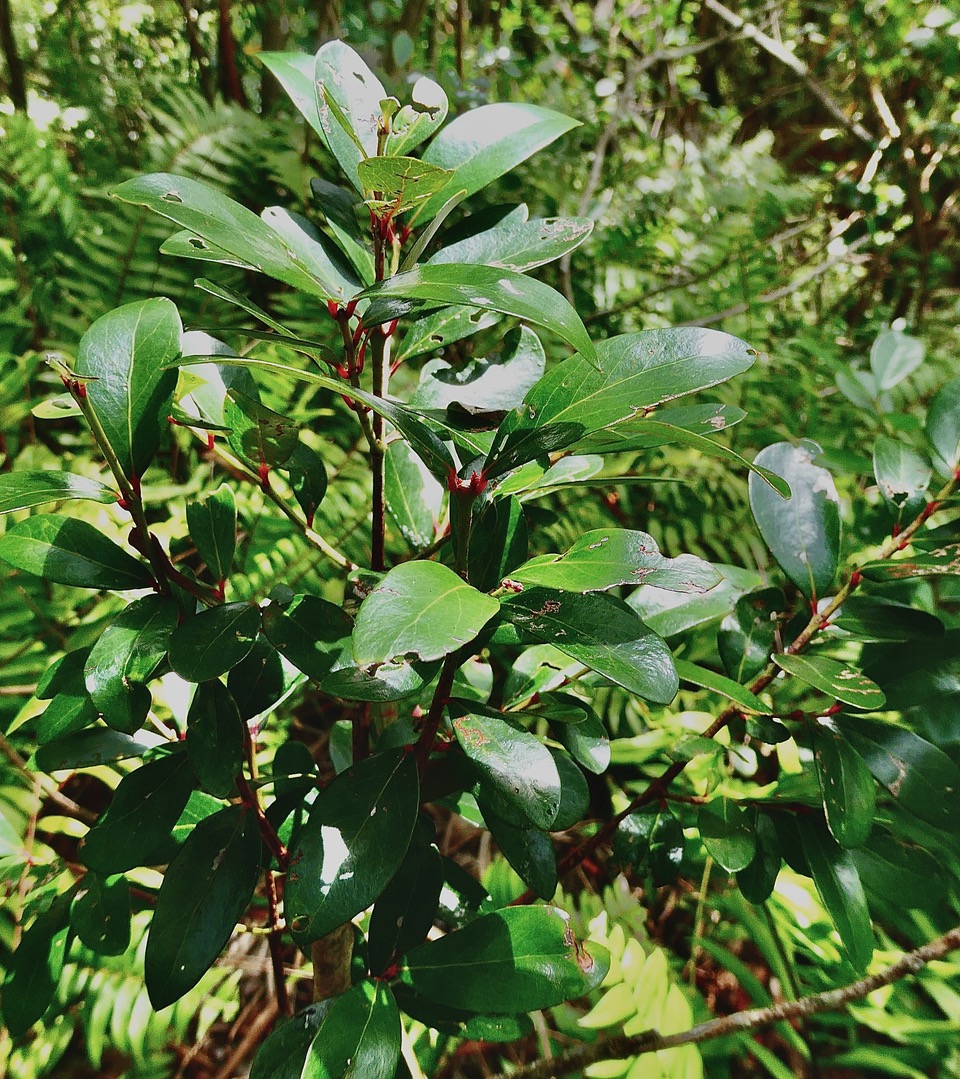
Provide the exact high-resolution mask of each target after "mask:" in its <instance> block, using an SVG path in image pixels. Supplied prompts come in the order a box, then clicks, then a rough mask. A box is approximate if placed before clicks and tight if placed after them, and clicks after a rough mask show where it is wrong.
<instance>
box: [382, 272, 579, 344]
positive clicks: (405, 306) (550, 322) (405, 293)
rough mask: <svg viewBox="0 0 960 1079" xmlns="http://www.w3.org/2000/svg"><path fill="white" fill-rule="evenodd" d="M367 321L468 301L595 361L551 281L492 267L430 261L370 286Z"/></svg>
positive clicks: (572, 313)
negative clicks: (556, 339)
mask: <svg viewBox="0 0 960 1079" xmlns="http://www.w3.org/2000/svg"><path fill="white" fill-rule="evenodd" d="M361 296H363V297H366V298H369V299H370V300H371V303H370V306H369V307H368V308H367V311H366V314H365V315H364V316H363V318H364V322H365V324H367V325H370V326H376V325H379V324H380V323H382V322H389V321H390V320H391V319H395V318H401V317H403V316H404V315H407V314H409V313H410V312H411V311H414V310H416V309H417V308H419V307H443V306H447V305H450V304H461V305H462V304H466V305H468V306H470V307H474V308H477V309H479V310H483V311H498V312H499V313H500V314H503V315H512V316H514V317H515V318H519V319H523V320H525V321H527V322H532V323H533V324H534V325H535V326H541V327H543V328H544V329H545V330H549V331H550V332H551V333H555V334H556V335H557V336H558V337H561V338H562V339H563V340H564V341H566V342H568V343H569V344H570V345H572V346H573V347H574V348H575V349H576V350H577V351H578V353H580V354H582V355H583V356H584V357H586V359H587V360H588V361H590V362H593V361H594V360H595V357H596V349H595V348H594V345H593V342H592V341H591V340H590V336H589V334H588V333H587V331H586V328H585V327H584V325H583V322H582V321H581V320H580V316H579V315H578V314H577V312H576V311H575V310H574V309H573V308H572V307H571V306H570V304H569V303H568V302H567V301H566V300H565V299H564V298H563V296H561V295H560V293H559V292H556V291H555V290H554V289H552V288H550V287H549V286H548V285H544V284H543V283H542V282H540V281H536V280H534V279H533V278H530V277H524V276H523V274H518V273H515V272H514V271H513V270H503V269H498V268H496V267H492V266H469V265H459V264H453V263H451V264H442V263H441V264H436V265H434V264H430V265H426V266H418V267H417V268H416V269H415V270H408V271H407V272H406V273H400V274H395V275H394V276H393V277H388V278H387V279H386V280H385V281H383V282H380V283H377V284H374V285H371V286H370V287H369V288H367V289H366V290H365V291H364V292H362V293H361Z"/></svg>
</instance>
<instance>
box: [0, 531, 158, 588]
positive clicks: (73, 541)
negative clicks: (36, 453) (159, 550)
mask: <svg viewBox="0 0 960 1079" xmlns="http://www.w3.org/2000/svg"><path fill="white" fill-rule="evenodd" d="M0 558H2V559H4V561H6V562H9V563H10V565H11V566H15V567H16V568H17V569H20V570H23V572H24V573H30V574H33V575H34V576H35V577H43V578H44V579H45V580H48V581H54V582H56V583H57V584H70V585H74V586H76V587H77V588H97V589H116V590H122V589H127V588H149V587H150V586H151V585H152V583H153V577H152V576H151V575H150V571H149V569H147V567H146V566H145V565H144V564H143V563H142V562H138V561H137V559H135V558H134V557H133V556H132V555H128V554H127V552H126V551H125V550H123V548H122V547H118V546H117V545H116V544H115V543H114V542H113V541H112V540H109V539H107V537H106V536H105V535H103V533H102V532H101V531H100V530H99V529H97V528H95V527H94V526H93V525H92V524H88V523H87V522H86V521H78V520H75V519H74V518H72V517H60V516H59V515H57V514H54V513H40V514H37V515H36V516H34V517H28V518H27V519H26V520H25V521H20V522H19V523H18V524H15V525H14V526H13V527H12V528H9V529H7V531H6V533H5V534H4V535H3V537H2V538H0Z"/></svg>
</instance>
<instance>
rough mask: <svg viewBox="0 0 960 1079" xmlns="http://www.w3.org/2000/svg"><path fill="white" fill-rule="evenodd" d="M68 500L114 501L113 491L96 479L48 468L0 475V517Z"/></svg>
mask: <svg viewBox="0 0 960 1079" xmlns="http://www.w3.org/2000/svg"><path fill="white" fill-rule="evenodd" d="M69 498H84V499H87V501H89V502H102V503H104V504H106V505H109V504H110V503H111V502H116V501H117V492H116V491H114V490H113V489H112V488H110V487H107V486H106V484H103V483H100V482H99V481H98V480H89V479H87V477H86V476H75V475H74V474H73V473H72V472H58V471H57V470H56V469H52V468H51V469H42V470H37V471H34V472H27V471H19V470H18V471H17V472H6V473H3V474H2V475H0V514H2V513H12V512H13V511H14V510H27V509H32V508H33V507H34V506H42V505H43V504H44V503H45V502H64V501H66V500H67V499H69Z"/></svg>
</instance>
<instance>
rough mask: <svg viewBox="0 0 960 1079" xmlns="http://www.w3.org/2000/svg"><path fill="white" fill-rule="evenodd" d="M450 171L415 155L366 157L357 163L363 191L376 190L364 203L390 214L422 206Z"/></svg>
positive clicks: (443, 181) (441, 184)
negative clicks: (429, 163) (372, 197)
mask: <svg viewBox="0 0 960 1079" xmlns="http://www.w3.org/2000/svg"><path fill="white" fill-rule="evenodd" d="M451 175H452V174H451V173H450V172H448V171H447V170H446V169H439V168H437V166H436V165H428V164H427V162H426V161H420V160H419V159H418V158H416V157H368V158H367V159H366V160H365V161H361V162H360V164H359V165H358V166H357V176H358V178H359V180H360V185H361V187H362V188H363V190H364V192H365V193H366V194H367V195H368V196H369V195H370V194H372V193H374V192H376V195H375V197H374V200H368V203H367V205H369V206H371V207H373V208H375V209H380V208H382V209H383V210H384V211H385V212H389V213H390V214H391V216H392V215H394V214H402V213H406V212H407V211H408V210H412V209H414V208H415V207H417V206H420V205H422V204H423V203H424V202H426V201H427V200H428V199H429V198H430V197H431V196H432V195H435V194H436V193H437V192H438V191H440V190H441V189H442V188H444V187H446V186H447V181H448V180H449V179H450V176H451Z"/></svg>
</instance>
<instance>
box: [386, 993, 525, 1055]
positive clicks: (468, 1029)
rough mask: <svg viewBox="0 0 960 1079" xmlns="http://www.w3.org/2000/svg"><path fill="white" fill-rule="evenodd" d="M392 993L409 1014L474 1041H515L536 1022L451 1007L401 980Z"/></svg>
mask: <svg viewBox="0 0 960 1079" xmlns="http://www.w3.org/2000/svg"><path fill="white" fill-rule="evenodd" d="M393 993H394V996H395V997H396V998H397V1003H398V1004H399V1005H400V1007H401V1008H402V1010H403V1011H404V1012H406V1014H407V1015H409V1016H410V1017H411V1018H412V1019H416V1020H417V1022H419V1023H423V1024H424V1026H429V1027H433V1029H434V1030H438V1031H440V1032H441V1033H443V1034H453V1035H455V1036H456V1037H458V1038H466V1039H468V1040H471V1041H483V1042H515V1041H518V1040H519V1039H520V1038H525V1037H527V1035H529V1034H532V1033H533V1023H532V1022H531V1021H530V1017H529V1016H528V1015H525V1014H520V1015H478V1014H477V1013H476V1012H468V1011H464V1010H462V1009H460V1008H451V1007H448V1006H447V1005H445V1004H438V1003H437V1002H436V1001H432V1000H426V999H425V998H423V997H421V996H420V995H419V994H417V993H415V992H414V991H413V990H412V989H411V988H410V986H409V985H404V984H403V983H402V982H398V983H397V984H396V985H394V986H393Z"/></svg>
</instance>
